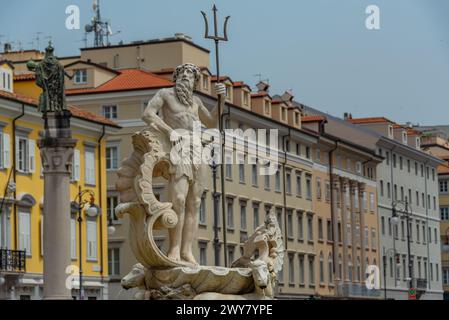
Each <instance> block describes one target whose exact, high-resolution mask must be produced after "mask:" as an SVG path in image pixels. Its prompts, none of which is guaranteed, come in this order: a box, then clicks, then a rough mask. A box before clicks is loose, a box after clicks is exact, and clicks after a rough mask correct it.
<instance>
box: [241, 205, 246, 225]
mask: <svg viewBox="0 0 449 320" xmlns="http://www.w3.org/2000/svg"><path fill="white" fill-rule="evenodd" d="M240 230H242V231H246V202H244V201H242V202H240Z"/></svg>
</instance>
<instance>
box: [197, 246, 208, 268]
mask: <svg viewBox="0 0 449 320" xmlns="http://www.w3.org/2000/svg"><path fill="white" fill-rule="evenodd" d="M199 249H200V264H201V265H203V266H205V265H207V243H205V242H200V243H199Z"/></svg>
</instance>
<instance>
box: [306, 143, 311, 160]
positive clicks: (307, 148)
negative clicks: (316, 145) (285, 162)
mask: <svg viewBox="0 0 449 320" xmlns="http://www.w3.org/2000/svg"><path fill="white" fill-rule="evenodd" d="M306 158H307V159H310V158H311V154H310V147H309V146H307V147H306Z"/></svg>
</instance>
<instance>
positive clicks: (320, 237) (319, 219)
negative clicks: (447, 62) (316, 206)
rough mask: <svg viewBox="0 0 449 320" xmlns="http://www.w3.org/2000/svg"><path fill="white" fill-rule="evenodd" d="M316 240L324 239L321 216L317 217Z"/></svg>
mask: <svg viewBox="0 0 449 320" xmlns="http://www.w3.org/2000/svg"><path fill="white" fill-rule="evenodd" d="M318 240H324V234H323V219H322V218H318Z"/></svg>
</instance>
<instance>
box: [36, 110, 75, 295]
mask: <svg viewBox="0 0 449 320" xmlns="http://www.w3.org/2000/svg"><path fill="white" fill-rule="evenodd" d="M70 117H71V113H70V112H69V111H61V112H57V113H47V114H46V115H44V120H45V130H44V132H43V133H41V137H42V138H41V139H40V140H39V141H38V146H39V148H40V153H41V158H42V166H43V174H44V216H45V219H44V235H43V236H44V299H48V300H63V299H72V294H71V290H70V289H69V288H67V285H66V279H67V276H68V275H67V274H66V268H67V266H69V265H71V260H70V189H69V187H70V173H71V167H72V158H73V149H74V147H75V145H76V140H75V139H72V133H71V130H70ZM80 259H81V257H80Z"/></svg>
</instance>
